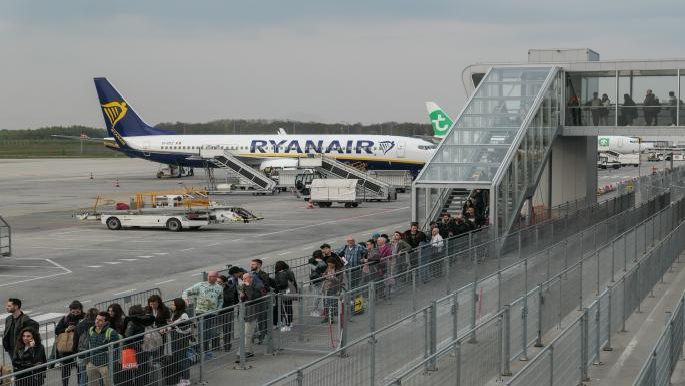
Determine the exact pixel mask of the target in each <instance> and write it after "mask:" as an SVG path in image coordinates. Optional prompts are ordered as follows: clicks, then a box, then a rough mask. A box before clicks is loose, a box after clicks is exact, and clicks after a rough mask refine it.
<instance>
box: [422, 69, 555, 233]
mask: <svg viewBox="0 0 685 386" xmlns="http://www.w3.org/2000/svg"><path fill="white" fill-rule="evenodd" d="M562 89H563V79H562V76H561V74H560V71H559V68H558V67H554V66H552V67H550V66H530V67H511V66H496V67H492V68H491V69H490V70H489V71H488V73H487V74H486V75H485V77H484V78H483V80H482V81H481V82H480V84H479V85H478V87H477V88H476V90H475V91H474V93H473V95H472V96H471V98H470V99H469V101H468V102H467V105H466V107H465V108H464V110H463V111H462V113H461V114H460V115H459V117H458V118H457V119H456V120H455V121H454V124H453V126H452V128H451V129H450V131H449V133H448V134H447V136H446V137H445V138H444V139H443V140H442V142H441V143H440V145H439V146H438V148H437V150H436V152H435V155H434V156H433V158H432V159H431V160H430V161H429V162H428V163H427V164H426V165H425V166H424V168H423V170H422V171H421V173H420V174H419V176H418V177H417V178H416V180H415V181H414V184H413V186H414V189H415V191H417V192H419V190H423V191H424V192H425V193H424V194H423V195H422V196H421V195H419V197H423V199H419V200H416V202H417V204H413V205H419V206H418V207H417V208H416V210H413V213H415V214H416V217H417V221H424V224H420V225H421V226H425V223H426V222H430V221H433V220H434V219H435V218H437V216H439V215H440V213H441V212H442V211H444V210H447V211H448V213H449V211H450V209H449V208H450V206H452V207H454V205H456V203H455V199H456V201H460V199H463V196H464V195H466V192H471V191H474V190H475V189H487V190H489V191H490V196H491V197H492V199H491V201H492V205H494V206H493V207H491V208H490V214H491V216H490V219H491V224H492V225H494V227H493V232H495V235H504V234H506V233H508V232H509V231H510V230H511V228H512V226H513V225H514V224H515V223H516V222H517V220H518V219H519V218H520V211H521V209H522V208H523V206H524V203H525V202H526V200H527V199H529V198H531V197H532V196H533V194H534V193H535V191H536V188H537V185H538V182H539V181H540V178H541V176H542V172H543V170H544V168H545V165H546V164H547V162H548V160H549V157H550V155H551V149H552V145H553V143H554V140H555V139H556V138H557V136H558V135H559V132H560V128H561V109H562V108H563V99H562V95H561V91H562ZM455 190H457V191H461V192H462V193H457V194H455V192H454V191H455ZM455 196H456V197H455ZM452 212H454V208H453V209H452ZM419 215H421V217H419Z"/></svg>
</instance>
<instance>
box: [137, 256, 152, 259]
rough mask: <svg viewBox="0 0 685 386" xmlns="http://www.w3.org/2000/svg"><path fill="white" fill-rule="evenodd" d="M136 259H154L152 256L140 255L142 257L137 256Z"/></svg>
mask: <svg viewBox="0 0 685 386" xmlns="http://www.w3.org/2000/svg"><path fill="white" fill-rule="evenodd" d="M138 257H140V258H141V259H149V258H151V257H154V256H150V255H142V256H138Z"/></svg>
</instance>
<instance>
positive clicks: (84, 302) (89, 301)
mask: <svg viewBox="0 0 685 386" xmlns="http://www.w3.org/2000/svg"><path fill="white" fill-rule="evenodd" d="M92 302H93V301H92V300H84V301H82V302H81V304H86V303H92Z"/></svg>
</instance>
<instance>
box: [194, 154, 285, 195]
mask: <svg viewBox="0 0 685 386" xmlns="http://www.w3.org/2000/svg"><path fill="white" fill-rule="evenodd" d="M200 157H201V158H202V159H204V160H205V161H207V162H208V163H211V164H213V165H214V166H216V167H218V168H220V169H223V170H226V171H228V172H230V173H231V174H233V175H234V176H236V177H238V179H240V182H241V183H243V184H245V185H247V186H250V187H253V188H254V189H255V191H259V192H265V193H272V192H273V191H274V189H276V182H275V181H274V180H272V179H271V178H269V177H267V176H265V175H264V174H263V173H261V172H260V171H259V170H256V169H254V168H253V167H251V166H249V165H248V164H246V163H245V162H243V161H241V160H239V159H238V158H237V157H235V156H233V155H232V154H231V153H230V152H229V151H226V150H224V149H204V148H203V149H200ZM211 180H212V177H210V181H211Z"/></svg>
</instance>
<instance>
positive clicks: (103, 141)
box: [51, 134, 115, 144]
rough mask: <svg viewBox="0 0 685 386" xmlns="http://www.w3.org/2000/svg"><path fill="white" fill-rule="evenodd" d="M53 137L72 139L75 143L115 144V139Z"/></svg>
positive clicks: (70, 136)
mask: <svg viewBox="0 0 685 386" xmlns="http://www.w3.org/2000/svg"><path fill="white" fill-rule="evenodd" d="M51 137H55V138H59V139H71V140H74V141H87V142H98V143H105V144H107V143H115V142H114V138H111V137H110V138H91V137H79V136H77V135H57V134H53V135H51Z"/></svg>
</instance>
